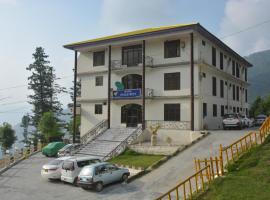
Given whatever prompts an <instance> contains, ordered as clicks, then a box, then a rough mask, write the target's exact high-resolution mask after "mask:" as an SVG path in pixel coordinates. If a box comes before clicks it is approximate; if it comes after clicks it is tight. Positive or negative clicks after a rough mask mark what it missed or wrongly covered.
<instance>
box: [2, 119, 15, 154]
mask: <svg viewBox="0 0 270 200" xmlns="http://www.w3.org/2000/svg"><path fill="white" fill-rule="evenodd" d="M16 139H17V138H16V136H15V131H14V130H13V129H12V127H11V125H10V124H8V123H5V122H4V123H3V124H2V125H1V126H0V143H1V146H2V149H3V150H4V151H5V150H8V149H10V148H11V147H12V145H13V144H14V142H15V141H16Z"/></svg>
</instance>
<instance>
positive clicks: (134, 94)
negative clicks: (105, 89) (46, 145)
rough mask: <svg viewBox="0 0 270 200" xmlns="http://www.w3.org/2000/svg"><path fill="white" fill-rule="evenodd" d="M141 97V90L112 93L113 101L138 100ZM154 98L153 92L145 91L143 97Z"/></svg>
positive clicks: (151, 90) (150, 90)
mask: <svg viewBox="0 0 270 200" xmlns="http://www.w3.org/2000/svg"><path fill="white" fill-rule="evenodd" d="M141 96H142V90H141V89H140V88H138V89H125V90H114V91H112V98H113V99H132V98H140V97H141ZM153 96H154V90H153V89H150V88H146V89H145V97H148V98H151V97H153Z"/></svg>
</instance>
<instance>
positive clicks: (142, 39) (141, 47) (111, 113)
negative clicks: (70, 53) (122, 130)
mask: <svg viewBox="0 0 270 200" xmlns="http://www.w3.org/2000/svg"><path fill="white" fill-rule="evenodd" d="M64 47H65V48H67V49H71V50H74V51H75V55H76V56H75V63H77V66H75V67H77V77H78V79H79V80H80V81H81V96H80V97H77V103H79V104H80V105H81V136H83V135H84V134H85V133H87V132H88V131H89V130H90V129H91V128H92V127H94V126H95V125H96V124H97V123H99V122H100V121H101V120H103V119H108V127H109V128H110V127H118V126H127V127H129V126H132V127H135V126H138V125H140V124H142V126H143V128H144V127H147V126H149V125H152V124H160V125H161V128H162V129H163V130H171V132H174V133H176V134H177V132H179V130H202V129H204V128H208V129H220V128H222V115H223V114H224V113H231V112H239V113H247V112H248V103H247V90H248V85H249V84H248V82H247V70H248V67H251V66H252V65H251V64H250V63H249V62H247V61H246V60H245V59H244V58H243V57H241V56H240V55H239V54H237V53H236V52H234V51H233V50H232V49H231V48H230V47H228V46H227V45H226V44H224V43H223V42H222V41H220V40H219V39H218V38H217V37H215V36H214V35H213V34H211V33H210V32H208V31H207V30H206V29H205V28H204V27H202V26H201V25H200V24H198V23H196V24H187V25H175V26H169V27H159V28H150V29H144V30H138V31H133V32H128V33H123V34H118V35H112V36H108V37H103V38H97V39H93V40H88V41H83V42H78V43H73V44H68V45H65V46H64ZM77 52H79V55H78V58H77ZM77 59H78V60H77ZM108 88H110V89H108ZM108 94H109V95H108Z"/></svg>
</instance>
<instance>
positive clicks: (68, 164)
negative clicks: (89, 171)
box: [62, 161, 74, 170]
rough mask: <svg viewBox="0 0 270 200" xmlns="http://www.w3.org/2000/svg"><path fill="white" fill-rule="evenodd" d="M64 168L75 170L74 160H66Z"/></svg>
mask: <svg viewBox="0 0 270 200" xmlns="http://www.w3.org/2000/svg"><path fill="white" fill-rule="evenodd" d="M62 169H65V170H73V169H74V162H72V161H64V164H63V166H62Z"/></svg>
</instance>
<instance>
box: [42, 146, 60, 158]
mask: <svg viewBox="0 0 270 200" xmlns="http://www.w3.org/2000/svg"><path fill="white" fill-rule="evenodd" d="M64 146H65V143H63V142H51V143H49V144H48V145H47V146H45V147H43V148H42V154H43V155H45V156H48V157H55V156H57V153H58V151H59V150H60V149H62V148H63V147H64Z"/></svg>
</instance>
